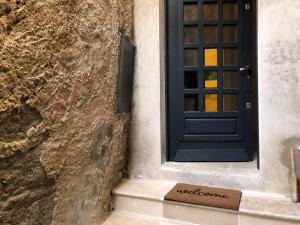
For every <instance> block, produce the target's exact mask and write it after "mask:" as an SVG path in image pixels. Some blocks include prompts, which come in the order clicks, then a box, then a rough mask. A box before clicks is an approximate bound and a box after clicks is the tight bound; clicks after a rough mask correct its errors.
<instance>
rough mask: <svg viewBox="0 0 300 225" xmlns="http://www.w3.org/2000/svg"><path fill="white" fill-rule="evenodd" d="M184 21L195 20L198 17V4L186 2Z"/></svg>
mask: <svg viewBox="0 0 300 225" xmlns="http://www.w3.org/2000/svg"><path fill="white" fill-rule="evenodd" d="M183 8H184V13H183V14H184V21H195V20H197V18H198V16H197V15H198V5H197V3H195V4H184V7H183Z"/></svg>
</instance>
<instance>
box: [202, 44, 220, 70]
mask: <svg viewBox="0 0 300 225" xmlns="http://www.w3.org/2000/svg"><path fill="white" fill-rule="evenodd" d="M204 65H205V66H217V65H218V49H216V48H206V49H204Z"/></svg>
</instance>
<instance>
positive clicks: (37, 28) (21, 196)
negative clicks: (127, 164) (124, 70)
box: [0, 0, 133, 225]
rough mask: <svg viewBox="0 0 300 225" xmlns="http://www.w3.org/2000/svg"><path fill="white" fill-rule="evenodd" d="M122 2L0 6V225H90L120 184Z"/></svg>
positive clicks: (17, 0) (125, 1)
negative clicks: (118, 98)
mask: <svg viewBox="0 0 300 225" xmlns="http://www.w3.org/2000/svg"><path fill="white" fill-rule="evenodd" d="M132 7H133V6H132V1H131V0H88V1H79V0H40V1H37V0H0V181H1V184H0V188H1V189H0V194H1V197H0V224H7V225H8V224H14V225H17V224H24V225H25V224H26V225H31V224H37V225H38V224H43V225H46V224H53V225H54V224H68V225H73V224H74V225H80V224H95V223H97V222H100V221H102V220H103V218H104V216H105V215H106V213H107V211H109V209H110V198H111V195H110V192H111V188H112V187H113V186H114V185H115V184H116V183H117V182H118V181H119V179H120V177H121V176H122V168H123V164H124V162H123V161H124V151H125V149H126V144H125V143H126V139H127V129H126V128H127V124H128V120H129V115H117V114H116V86H117V74H118V58H119V41H120V30H124V31H125V32H126V34H127V35H128V36H131V34H132Z"/></svg>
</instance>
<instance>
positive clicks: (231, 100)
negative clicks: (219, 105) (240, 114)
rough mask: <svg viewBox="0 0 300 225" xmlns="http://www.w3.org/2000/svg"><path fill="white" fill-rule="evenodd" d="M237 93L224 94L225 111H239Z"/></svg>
mask: <svg viewBox="0 0 300 225" xmlns="http://www.w3.org/2000/svg"><path fill="white" fill-rule="evenodd" d="M237 102H238V95H237V94H224V95H223V111H224V112H235V111H237Z"/></svg>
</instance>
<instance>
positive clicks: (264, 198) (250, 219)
mask: <svg viewBox="0 0 300 225" xmlns="http://www.w3.org/2000/svg"><path fill="white" fill-rule="evenodd" d="M174 185H175V183H173V182H165V181H149V180H148V181H147V180H124V181H123V183H122V184H120V185H119V186H118V187H117V188H115V189H114V190H113V206H114V209H115V211H116V212H126V213H133V214H138V215H143V216H150V217H152V218H156V219H158V220H161V219H167V220H172V221H178V223H179V224H180V223H181V224H182V223H192V224H199V225H300V204H293V203H291V201H290V200H289V199H287V198H284V197H282V196H277V195H271V194H268V195H267V194H259V193H251V192H243V197H242V201H241V206H240V210H239V211H232V210H225V209H218V208H213V207H206V206H198V205H191V204H185V203H179V202H172V201H165V200H163V197H164V195H165V194H166V193H167V192H168V191H169V190H170V189H171V188H172V187H173V186H174Z"/></svg>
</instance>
